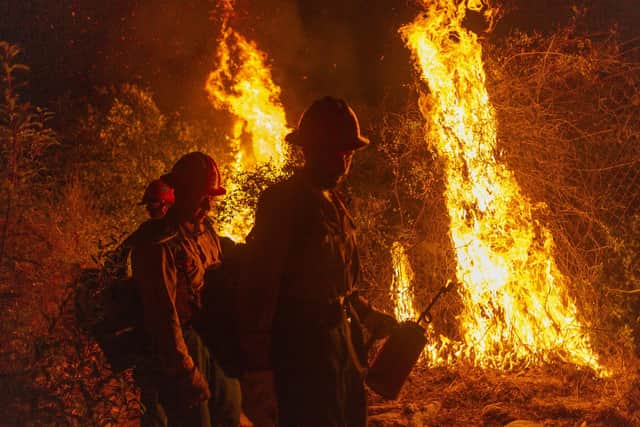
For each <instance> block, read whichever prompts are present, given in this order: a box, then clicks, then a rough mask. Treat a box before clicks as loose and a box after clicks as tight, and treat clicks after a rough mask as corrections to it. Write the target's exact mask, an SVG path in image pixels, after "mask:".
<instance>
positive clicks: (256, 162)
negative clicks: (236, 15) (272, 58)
mask: <svg viewBox="0 0 640 427" xmlns="http://www.w3.org/2000/svg"><path fill="white" fill-rule="evenodd" d="M223 8H224V11H225V16H224V19H223V24H222V34H221V37H220V40H219V46H218V53H217V54H218V58H217V59H218V66H217V68H216V69H215V70H214V71H212V72H211V73H210V74H209V78H208V80H207V83H206V90H207V92H208V94H209V99H210V100H211V102H212V103H213V105H214V107H216V108H218V109H222V110H227V111H229V112H231V113H232V114H233V115H235V116H236V117H237V120H236V122H235V125H234V127H233V135H232V146H233V147H234V149H235V153H236V154H235V159H234V162H233V164H232V165H230V171H228V172H227V174H226V175H227V180H226V183H225V186H226V188H227V190H228V196H227V200H226V202H227V203H226V205H225V206H226V209H225V212H222V215H221V217H223V218H232V219H231V220H230V221H227V222H225V223H223V224H221V225H220V233H221V234H222V235H226V236H228V237H230V238H232V239H233V240H235V241H242V240H244V238H245V236H246V235H247V233H248V232H249V230H250V229H251V227H252V225H253V215H254V212H253V210H252V209H250V208H249V207H248V206H247V204H246V202H243V200H246V198H245V196H244V194H243V190H242V188H241V187H240V185H239V184H238V179H237V178H238V176H240V175H241V174H243V173H246V172H251V171H256V170H258V168H260V167H262V166H268V168H266V169H265V168H263V169H260V170H261V171H263V170H265V171H266V172H265V173H267V174H270V175H272V176H269V177H267V178H276V177H278V176H280V175H282V174H283V168H284V165H285V163H286V161H287V158H288V150H287V146H286V143H285V142H284V137H285V135H286V134H287V133H288V132H290V129H289V128H288V127H287V121H286V117H285V111H284V108H283V107H282V104H281V102H280V88H279V87H278V86H277V85H276V84H275V83H274V82H273V78H272V76H271V70H270V68H269V66H268V65H267V57H266V55H265V54H264V53H263V52H262V51H260V49H259V48H258V47H257V46H256V44H255V43H254V42H251V41H249V40H247V39H246V38H245V37H244V36H242V34H240V33H239V32H237V31H236V30H235V29H234V28H233V27H232V26H231V24H230V22H229V20H230V17H231V15H232V13H233V1H224V2H223Z"/></svg>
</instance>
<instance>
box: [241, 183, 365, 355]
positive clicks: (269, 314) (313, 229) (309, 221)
mask: <svg viewBox="0 0 640 427" xmlns="http://www.w3.org/2000/svg"><path fill="white" fill-rule="evenodd" d="M246 251H247V258H248V277H247V278H246V279H245V280H244V281H243V282H244V284H243V286H242V287H241V289H240V298H239V301H240V307H239V309H238V311H239V313H240V316H241V317H240V322H239V324H240V333H241V335H242V336H243V337H244V340H245V346H246V347H247V348H248V350H249V352H250V354H249V357H252V356H253V357H255V356H263V357H268V356H269V354H268V352H269V346H270V344H271V341H272V339H276V338H277V336H278V335H282V334H286V333H289V332H292V333H294V334H295V333H296V332H294V331H296V330H298V331H305V330H306V331H312V330H314V329H318V328H321V329H327V328H329V329H330V328H335V327H337V326H338V325H339V324H340V323H341V322H342V321H343V320H344V319H343V317H344V316H343V314H344V307H345V304H344V298H345V296H347V295H348V294H349V293H350V292H351V291H352V290H353V289H354V286H355V284H356V281H357V280H358V275H359V271H360V266H359V262H358V252H357V246H356V239H355V227H354V224H353V221H352V220H351V218H350V216H349V214H348V213H347V210H346V208H345V206H344V204H343V202H342V201H341V200H340V197H339V196H338V194H337V193H336V192H335V191H332V190H330V191H327V192H326V193H324V194H323V193H322V192H320V191H319V190H316V189H314V188H312V186H311V185H310V184H309V183H308V182H307V181H306V179H305V177H304V175H303V173H302V172H297V173H296V174H294V175H293V176H292V177H291V178H289V179H287V180H285V181H283V182H281V183H278V184H276V185H274V186H272V187H270V188H269V189H267V190H266V191H265V192H263V194H262V195H261V197H260V200H259V202H258V207H257V211H256V219H255V226H254V228H253V230H252V231H251V233H250V234H249V236H248V238H247V248H246ZM358 305H359V306H363V304H358ZM366 307H368V305H367V306H366ZM349 344H351V343H349ZM273 351H275V352H277V349H273ZM251 362H253V363H251ZM268 363H269V362H268V360H253V361H250V364H257V365H262V364H268Z"/></svg>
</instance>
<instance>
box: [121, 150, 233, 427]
mask: <svg viewBox="0 0 640 427" xmlns="http://www.w3.org/2000/svg"><path fill="white" fill-rule="evenodd" d="M162 181H163V182H165V183H166V184H167V185H169V186H170V187H172V188H173V189H174V192H175V204H174V205H173V206H172V207H171V208H170V209H169V210H168V211H167V213H166V215H165V216H164V218H162V219H158V220H156V221H155V222H153V225H152V226H153V230H147V232H146V233H145V235H144V237H143V238H142V239H141V240H140V241H138V242H137V243H136V245H135V246H134V248H133V250H132V255H131V257H132V266H133V278H134V281H135V283H136V284H137V286H138V288H139V291H140V297H141V301H142V311H143V317H144V322H143V323H144V329H145V331H146V333H147V334H148V336H149V338H150V342H151V348H152V352H151V361H150V363H148V364H147V366H145V367H141V368H140V371H139V372H138V378H139V382H140V387H141V389H142V400H143V404H144V405H145V406H146V411H145V413H144V415H143V419H142V425H169V426H210V425H213V426H237V425H238V422H239V417H240V387H239V384H238V381H237V380H235V379H231V378H229V377H227V376H226V375H225V374H224V372H223V371H222V369H221V368H220V367H219V365H218V363H217V362H216V360H215V359H214V358H213V357H212V355H211V354H210V353H209V349H208V348H207V347H206V346H205V345H204V344H203V342H202V340H201V338H200V336H199V334H198V333H197V332H196V331H195V330H194V329H193V327H192V324H191V320H192V319H193V318H194V317H195V316H196V315H197V314H198V312H199V310H200V308H201V301H200V293H201V291H202V287H203V285H204V274H205V270H206V269H207V268H211V267H215V266H217V265H219V264H220V260H221V249H220V240H219V238H218V236H217V234H216V233H215V231H214V229H213V227H212V224H211V222H210V220H209V219H208V218H207V213H208V212H209V211H210V209H211V208H212V206H213V203H214V197H216V196H218V195H222V194H224V193H225V190H224V188H222V187H221V185H220V174H219V172H218V168H217V166H216V164H215V162H214V161H213V159H212V158H211V157H209V156H207V155H205V154H203V153H198V152H194V153H189V154H187V155H185V156H183V157H182V158H181V159H180V160H179V161H178V162H177V163H176V164H175V165H174V167H173V169H172V170H171V172H170V173H169V174H167V175H164V176H163V177H162ZM147 228H148V227H147Z"/></svg>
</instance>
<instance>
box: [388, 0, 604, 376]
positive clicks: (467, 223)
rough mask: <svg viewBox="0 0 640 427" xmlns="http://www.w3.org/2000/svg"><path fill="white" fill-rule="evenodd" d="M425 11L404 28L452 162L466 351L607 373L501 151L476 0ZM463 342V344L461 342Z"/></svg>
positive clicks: (432, 122)
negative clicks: (473, 22)
mask: <svg viewBox="0 0 640 427" xmlns="http://www.w3.org/2000/svg"><path fill="white" fill-rule="evenodd" d="M423 1H424V4H425V8H426V9H427V11H426V13H425V14H423V15H420V16H419V17H418V18H416V20H415V21H414V22H413V23H411V24H409V25H407V26H405V27H403V28H401V29H400V32H401V34H402V36H403V37H404V40H405V42H406V44H407V46H408V47H409V48H410V49H411V51H412V53H413V55H414V58H415V62H416V68H417V70H418V72H419V73H420V76H421V79H422V80H424V81H425V82H426V83H427V84H428V87H429V90H428V91H425V92H421V93H420V104H421V105H420V107H421V111H422V114H423V116H424V117H425V119H426V121H427V123H428V125H427V128H426V130H425V140H426V141H427V143H429V144H432V145H433V146H434V147H435V150H436V151H437V153H438V154H439V156H441V158H442V159H443V160H444V164H445V171H444V172H445V177H446V189H445V201H446V206H447V209H448V212H449V216H450V237H451V240H452V244H453V246H454V250H455V254H456V258H457V270H456V274H457V278H458V281H459V282H460V283H461V284H462V286H461V287H460V288H459V293H460V295H461V297H462V300H463V302H464V309H463V312H462V313H461V315H460V322H461V325H460V328H461V333H462V337H463V342H462V343H459V348H460V349H461V353H460V357H463V358H466V359H468V360H470V361H472V362H474V363H475V364H477V365H478V366H481V367H496V368H503V369H504V368H512V367H516V366H526V365H531V364H538V363H541V362H545V361H550V360H552V358H554V357H559V358H561V359H562V360H565V361H568V362H571V363H573V364H576V365H578V366H588V367H591V368H592V369H594V370H595V371H596V372H598V373H600V374H606V370H605V369H604V368H602V367H601V366H600V364H599V363H598V359H597V357H596V355H595V354H594V353H593V351H592V349H591V346H590V343H589V338H588V336H587V334H586V333H585V329H584V326H583V325H582V323H581V322H580V320H579V319H578V314H577V309H576V305H575V303H574V301H573V300H572V298H571V297H570V296H569V294H568V291H567V289H568V285H569V280H568V279H567V278H566V277H565V276H563V274H562V273H561V272H560V270H559V268H558V266H557V265H556V262H555V259H554V256H553V252H554V241H553V237H552V235H551V233H550V232H549V230H548V229H547V228H545V226H544V225H543V224H541V223H540V222H539V221H537V220H536V219H535V217H534V215H535V213H536V211H537V210H539V209H543V208H544V206H540V205H538V206H534V205H533V204H532V203H531V201H530V200H529V199H527V197H526V196H525V195H524V194H522V191H521V190H520V187H519V186H518V184H517V182H516V180H515V178H514V175H513V173H512V172H511V171H510V170H509V169H508V168H507V166H506V165H504V164H502V163H500V162H499V160H498V158H497V156H496V154H497V148H496V118H495V113H494V109H493V107H492V105H491V102H490V100H489V95H488V93H487V90H486V87H485V73H484V69H483V63H482V49H481V45H480V43H479V42H478V37H477V36H476V34H474V33H472V32H470V31H468V30H466V29H464V28H463V27H462V22H463V19H464V17H465V14H466V9H467V7H469V8H473V9H474V10H476V11H482V10H483V9H488V10H487V11H485V16H491V13H492V12H491V9H489V8H487V7H485V6H483V5H482V4H480V2H479V1H473V2H472V1H469V2H468V4H467V2H452V1H450V0H430V1H426V0H423ZM455 347H456V348H457V347H458V346H455Z"/></svg>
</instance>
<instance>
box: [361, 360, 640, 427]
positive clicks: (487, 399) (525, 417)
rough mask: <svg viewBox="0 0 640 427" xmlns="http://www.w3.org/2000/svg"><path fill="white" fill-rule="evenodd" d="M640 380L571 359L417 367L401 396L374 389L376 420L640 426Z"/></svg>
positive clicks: (374, 424) (377, 426)
mask: <svg viewBox="0 0 640 427" xmlns="http://www.w3.org/2000/svg"><path fill="white" fill-rule="evenodd" d="M629 372H633V369H631V368H630V369H629ZM639 385H640V383H639V382H638V371H636V372H633V373H632V374H628V375H618V376H615V377H612V378H608V379H598V378H596V377H595V376H594V375H593V374H592V373H591V372H589V371H585V370H577V369H576V368H574V367H571V366H563V367H558V366H555V367H545V368H535V369H528V370H524V371H518V372H501V371H493V370H479V369H471V368H458V369H452V370H449V369H444V368H435V369H429V368H427V367H417V368H416V369H415V371H414V372H413V373H412V375H411V377H410V378H409V381H408V382H407V383H406V384H405V387H404V389H403V390H402V392H401V394H400V397H399V399H398V400H397V401H395V402H385V401H383V400H382V399H381V398H379V397H377V396H375V395H373V394H372V395H371V399H370V402H371V403H370V415H371V423H370V424H371V427H383V426H384V427H395V426H413V427H423V426H424V427H427V426H507V425H508V426H509V427H525V426H530V427H533V426H554V427H555V426H580V427H587V426H590V427H592V426H621V427H622V426H624V427H627V426H640V387H639Z"/></svg>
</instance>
